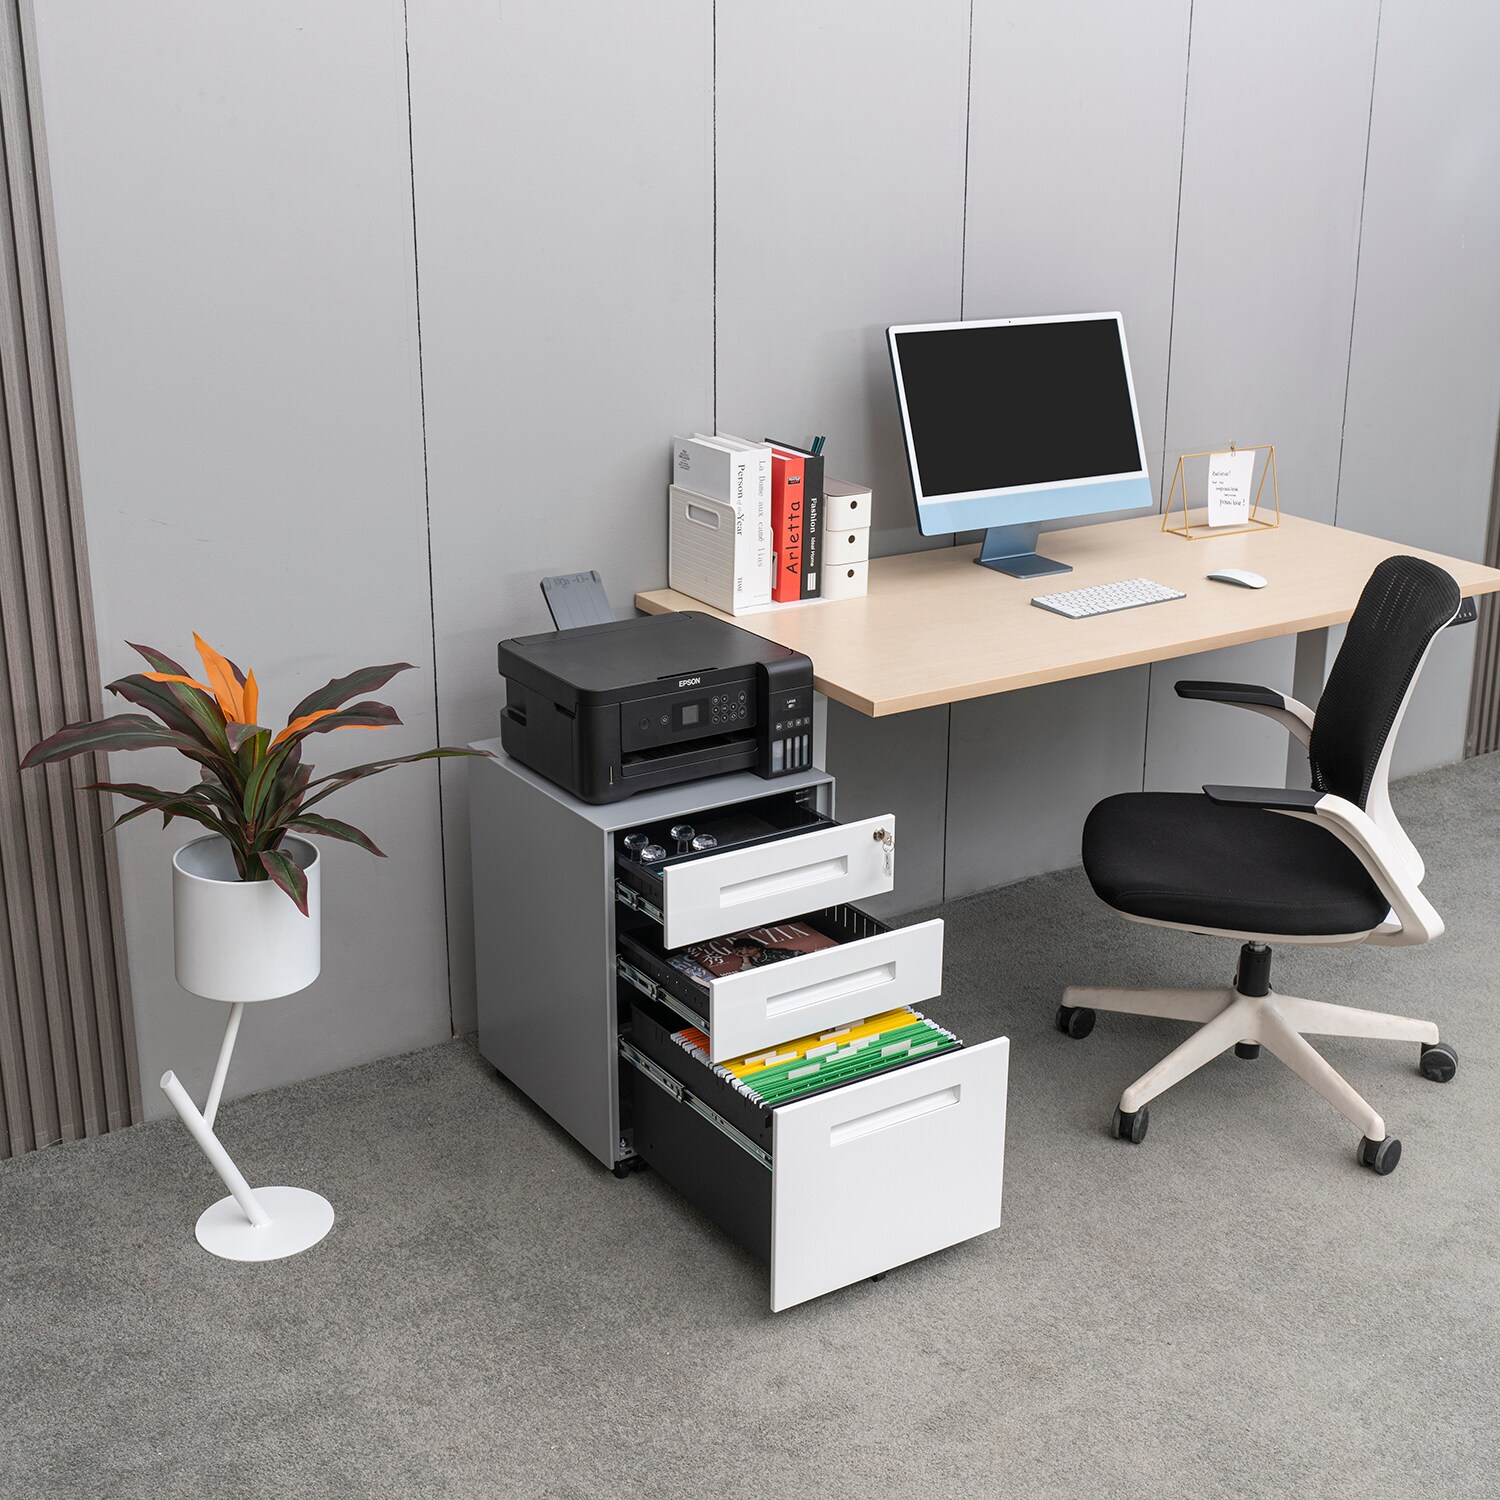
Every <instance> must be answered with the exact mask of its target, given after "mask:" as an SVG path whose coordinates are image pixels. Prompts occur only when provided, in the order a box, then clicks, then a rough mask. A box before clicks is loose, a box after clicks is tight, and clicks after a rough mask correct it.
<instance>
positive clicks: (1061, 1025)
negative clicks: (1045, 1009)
mask: <svg viewBox="0 0 1500 1500" xmlns="http://www.w3.org/2000/svg"><path fill="white" fill-rule="evenodd" d="M1095 1019H1096V1018H1095V1016H1094V1013H1093V1011H1091V1010H1090V1009H1089V1008H1088V1006H1086V1005H1059V1006H1058V1007H1057V1029H1058V1030H1059V1031H1060V1032H1062V1034H1063V1035H1064V1036H1070V1037H1072V1038H1073V1040H1074V1041H1075V1042H1080V1041H1082V1040H1083V1038H1084V1037H1086V1036H1087V1035H1088V1034H1089V1032H1091V1031H1092V1030H1093V1029H1094V1021H1095Z"/></svg>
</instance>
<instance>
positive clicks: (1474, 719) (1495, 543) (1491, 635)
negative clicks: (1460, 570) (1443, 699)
mask: <svg viewBox="0 0 1500 1500" xmlns="http://www.w3.org/2000/svg"><path fill="white" fill-rule="evenodd" d="M1484 560H1485V561H1486V562H1487V563H1488V564H1489V565H1490V566H1491V567H1492V568H1500V433H1497V435H1496V438H1495V478H1494V482H1493V485H1492V486H1491V490H1490V529H1489V534H1488V535H1487V536H1486V538H1485V543H1484ZM1492 750H1500V598H1497V597H1496V596H1495V595H1492V594H1487V595H1486V596H1485V597H1484V598H1483V599H1481V600H1480V601H1479V641H1478V643H1477V644H1476V646H1475V649H1474V685H1473V687H1472V688H1471V689H1470V691H1469V725H1468V731H1467V733H1466V734H1465V735H1464V754H1465V755H1466V756H1469V755H1487V754H1489V752H1490V751H1492Z"/></svg>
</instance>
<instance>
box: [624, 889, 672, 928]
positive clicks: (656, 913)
mask: <svg viewBox="0 0 1500 1500" xmlns="http://www.w3.org/2000/svg"><path fill="white" fill-rule="evenodd" d="M615 900H616V901H618V902H619V903H620V905H621V906H625V907H628V908H629V909H630V910H631V911H638V912H640V914H641V915H642V916H643V917H650V919H651V920H652V921H653V922H655V923H656V925H657V926H658V927H661V926H664V925H665V924H664V922H663V919H662V914H661V907H659V906H658V905H657V904H656V903H655V902H654V901H648V900H647V899H646V898H645V897H644V896H643V895H641V893H640V892H639V891H633V890H631V888H630V887H629V886H628V885H626V884H625V882H624V881H623V880H619V879H617V880H616V881H615Z"/></svg>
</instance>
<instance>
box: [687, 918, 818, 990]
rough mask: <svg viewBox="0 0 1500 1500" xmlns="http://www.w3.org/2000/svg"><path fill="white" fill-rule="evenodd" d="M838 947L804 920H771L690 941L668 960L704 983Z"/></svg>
mask: <svg viewBox="0 0 1500 1500" xmlns="http://www.w3.org/2000/svg"><path fill="white" fill-rule="evenodd" d="M837 946H838V944H837V942H836V941H835V940H834V939H833V938H831V937H829V936H828V934H827V933H824V932H819V931H818V930H817V928H815V927H811V926H809V925H808V924H807V923H805V922H773V923H771V924H770V925H769V926H766V927H749V928H746V930H745V931H744V932H732V933H730V934H729V936H728V937H720V938H709V939H707V941H705V942H701V943H692V944H690V945H689V946H688V947H686V948H679V949H677V951H676V952H675V953H669V954H668V955H667V962H668V963H669V964H671V965H672V967H673V968H674V969H678V970H680V971H681V972H682V973H684V974H686V975H688V976H689V977H690V978H693V979H698V980H702V981H704V982H705V983H707V982H709V981H712V980H715V979H722V978H723V977H724V976H725V975H726V974H743V973H744V972H745V971H746V970H747V969H758V968H760V967H762V965H764V964H773V963H776V962H778V961H779V960H781V959H783V958H798V957H800V956H801V955H802V954H804V953H816V952H817V951H818V950H819V949H820V948H836V947H837Z"/></svg>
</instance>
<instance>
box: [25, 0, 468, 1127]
mask: <svg viewBox="0 0 1500 1500" xmlns="http://www.w3.org/2000/svg"><path fill="white" fill-rule="evenodd" d="M37 23H38V41H39V52H40V61H41V72H42V83H43V93H44V98H45V103H46V112H47V129H48V137H49V143H50V148H51V158H52V169H53V181H54V189H55V198H56V214H57V233H58V244H59V256H60V264H61V271H62V284H63V296H64V301H65V304H66V309H67V317H68V329H69V343H70V353H71V359H72V367H73V390H74V400H75V406H76V412H77V423H78V446H79V456H80V468H81V475H82V484H83V496H84V501H85V507H86V514H87V522H88V533H89V544H90V551H91V552H92V554H93V557H94V560H95V566H94V589H95V603H96V606H97V611H98V631H99V640H100V647H101V657H102V666H103V671H104V676H105V680H106V681H108V680H111V679H112V678H114V677H116V676H118V675H120V674H121V673H123V672H126V671H133V670H135V669H136V667H137V666H138V665H139V663H138V662H137V661H136V659H135V657H134V656H133V654H132V653H131V652H129V651H128V650H127V648H126V647H125V645H124V644H123V642H124V640H125V639H127V638H128V639H131V640H139V641H146V642H149V643H151V644H153V645H157V646H159V647H161V648H162V649H164V650H166V651H168V652H169V653H170V654H172V655H174V656H176V657H178V658H179V659H182V658H184V657H186V658H191V654H192V638H191V632H192V631H193V630H195V629H196V630H198V631H199V632H200V633H202V634H203V635H204V636H205V637H206V638H207V639H208V640H210V641H211V642H213V643H214V644H215V645H217V646H218V647H219V649H221V650H223V651H225V652H227V653H228V654H230V655H231V656H233V657H235V658H236V659H237V660H238V661H240V663H241V665H243V666H246V667H251V666H253V667H254V668H255V670H256V677H257V679H258V680H259V681H261V682H262V683H263V684H264V694H263V696H264V699H265V701H266V707H267V709H268V710H269V711H270V713H272V714H284V713H285V712H286V710H288V709H289V708H290V707H291V706H292V704H293V703H295V702H296V701H297V699H298V698H300V697H301V696H302V695H303V694H304V693H306V692H307V691H309V690H310V689H311V688H314V687H316V686H318V685H319V684H321V683H322V682H324V681H326V680H327V679H328V678H329V677H330V676H332V675H334V674H335V673H336V672H341V671H347V670H349V669H350V668H352V667H355V666H357V665H360V664H363V663H366V662H380V661H400V660H403V659H404V660H407V661H412V662H415V663H417V664H418V666H419V667H420V669H421V670H420V672H419V673H412V674H409V675H408V676H406V677H404V678H398V679H397V680H396V682H395V683H393V684H392V686H391V688H390V689H389V690H388V695H389V696H390V697H391V699H392V700H393V701H394V702H395V703H396V705H397V706H398V708H399V709H400V711H401V713H402V716H403V718H404V719H405V720H406V724H407V727H406V728H404V729H399V730H393V731H389V732H386V733H384V734H381V735H378V736H377V735H373V734H366V733H363V732H362V731H359V730H349V731H345V732H343V733H341V734H337V735H330V736H328V737H326V738H325V739H323V740H320V741H315V742H314V743H315V744H316V760H317V761H318V763H319V764H321V765H324V766H326V767H328V768H330V769H331V768H332V767H334V766H337V765H347V764H351V763H353V762H355V761H360V760H366V759H370V758H372V757H373V756H374V755H377V754H381V753H390V754H397V753H400V752H402V751H406V750H416V749H419V748H422V747H423V746H425V745H428V744H431V743H432V741H433V736H434V734H435V732H436V726H435V722H434V712H433V699H432V659H431V647H430V641H431V624H430V618H429V598H428V588H427V562H426V534H425V522H424V518H423V513H422V503H421V495H422V481H421V470H422V446H421V425H420V409H419V401H418V389H417V363H416V303H415V287H414V284H413V274H412V270H413V268H412V255H411V182H410V169H409V165H408V159H407V122H406V104H405V94H404V59H403V38H402V20H401V6H400V4H399V3H387V4H380V5H370V4H356V3H348V0H346V3H338V4H328V5H322V6H316V7H308V6H306V5H301V4H296V3H290V0H287V3H280V4H261V5H255V6H250V5H235V6H201V5H195V4H190V3H186V0H183V3H168V0H151V3H141V4H137V5H132V6H128V7H121V6H115V5H109V4H105V3H78V4H69V5H46V6H41V7H39V13H38V17H37ZM112 701H113V700H111V702H112ZM309 748H310V749H311V746H310V747H309ZM112 769H113V771H114V773H115V775H116V776H117V777H119V778H120V779H130V780H148V781H149V780H154V779H157V778H161V779H162V784H165V785H186V784H188V783H189V782H190V781H191V780H193V776H192V768H190V767H186V765H185V763H183V762H181V761H179V760H176V759H175V758H174V757H172V756H170V755H167V756H164V757H161V758H157V756H156V754H155V752H152V753H151V755H150V756H149V757H148V756H146V755H134V756H125V755H116V756H114V757H113V767H112ZM174 778H175V779H174ZM328 807H329V810H330V811H332V812H333V813H334V814H335V815H337V816H342V817H344V818H346V819H348V820H349V821H351V822H353V823H356V824H359V825H362V826H364V827H366V828H367V829H368V830H369V832H370V833H371V835H372V836H373V837H374V838H375V839H376V841H377V842H378V843H379V844H380V845H381V846H382V847H383V848H385V849H387V850H388V851H389V852H390V855H391V857H390V859H389V860H373V859H371V858H370V857H369V856H368V855H366V854H363V853H361V852H360V851H358V850H355V849H351V848H348V847H347V846H344V845H334V846H331V847H328V848H327V849H326V851H325V859H326V872H325V876H324V883H323V889H324V900H325V903H326V904H325V911H324V924H325V930H324V937H325V955H326V957H325V966H324V972H323V976H322V977H321V978H320V979H319V980H318V981H317V983H316V984H315V985H314V986H313V987H312V988H311V989H309V990H307V991H305V992H304V993H303V994H301V995H298V996H294V997H292V998H290V999H288V1000H280V1001H273V1002H269V1003H267V1004H265V1005H262V1006H258V1007H256V1008H255V1009H254V1013H253V1014H252V1015H250V1016H247V1017H246V1020H245V1026H244V1033H243V1036H242V1038H241V1044H240V1047H239V1050H238V1051H237V1052H236V1054H235V1061H234V1068H233V1070H232V1071H231V1073H230V1077H229V1086H228V1092H229V1093H230V1094H236V1093H242V1092H246V1091H249V1090H253V1089H260V1088H266V1087H269V1086H271V1085H273V1084H279V1083H285V1082H287V1081H289V1080H292V1079H297V1078H304V1077H308V1076H311V1075H313V1074H316V1073H321V1072H326V1071H328V1070H329V1069H332V1068H337V1067H343V1066H347V1065H349V1064H351V1063H355V1062H359V1061H362V1060H364V1059H366V1058H373V1057H380V1056H385V1055H387V1054H389V1053H392V1052H399V1051H402V1050H404V1049H407V1048H411V1047H416V1046H421V1045H423V1044H426V1043H429V1042H434V1041H437V1040H440V1039H441V1038H442V1037H444V1036H446V1035H448V1031H449V1016H448V1000H447V984H446V974H445V961H444V952H443V948H444V944H443V927H442V923H443V902H442V868H441V864H440V861H439V851H438V822H437V778H436V776H435V775H434V773H433V770H432V768H431V767H411V768H407V769H405V770H401V771H396V772H392V773H391V775H390V776H389V777H387V778H384V779H381V780H377V781H371V782H367V783H365V784H364V785H363V786H361V787H359V788H356V789H354V790H352V791H351V792H350V793H349V794H347V795H346V796H344V797H343V798H341V799H339V800H336V801H333V802H330V803H329V804H328ZM188 836H189V834H188V833H185V832H184V831H183V826H182V825H181V824H173V825H172V827H171V828H170V829H168V830H167V831H165V832H163V831H161V830H160V829H159V828H158V827H156V826H154V824H153V823H152V821H151V820H146V819H142V820H140V821H138V822H136V823H132V824H131V825H130V826H129V827H128V828H127V829H125V830H124V831H123V832H122V834H121V837H120V841H119V844H120V865H121V876H122V887H123V894H124V910H125V921H126V931H127V935H128V948H129V955H130V970H131V980H132V986H133V989H134V993H135V995H136V997H137V1013H136V1022H137V1029H138V1034H139V1044H140V1054H141V1071H142V1075H143V1079H144V1080H145V1088H144V1095H145V1100H144V1102H145V1106H146V1110H147V1113H148V1114H155V1115H159V1114H162V1113H164V1112H166V1109H167V1106H166V1101H165V1100H164V1099H163V1097H162V1095H161V1093H160V1091H159V1089H158V1088H157V1087H156V1079H157V1078H158V1077H159V1076H160V1075H161V1073H162V1072H163V1071H164V1070H165V1069H166V1068H167V1067H168V1066H170V1067H172V1068H174V1069H175V1070H176V1071H177V1072H178V1074H179V1075H180V1076H181V1077H182V1079H183V1081H184V1083H185V1084H187V1086H188V1087H189V1088H190V1089H191V1090H193V1091H194V1092H195V1093H197V1094H198V1096H199V1097H200V1098H201V1096H202V1093H203V1091H204V1089H205V1088H206V1086H207V1082H208V1079H209V1075H210V1073H211V1071H212V1066H213V1060H214V1055H215V1053H216V1051H217V1047H218V1040H219V1033H220V1031H221V1030H222V1028H223V1025H224V1019H225V1009H224V1007H223V1006H220V1005H216V1004H213V1003H211V1002H208V1001H204V1000H199V999H197V998H195V997H192V996H189V995H187V994H185V993H184V992H183V991H182V990H180V989H179V988H178V987H177V985H176V983H175V980H174V978H173V970H172V912H171V880H170V873H169V860H170V856H171V852H172V849H173V848H174V847H175V846H176V845H177V844H179V843H181V842H183V841H184V840H185V838H187V837H188Z"/></svg>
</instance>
